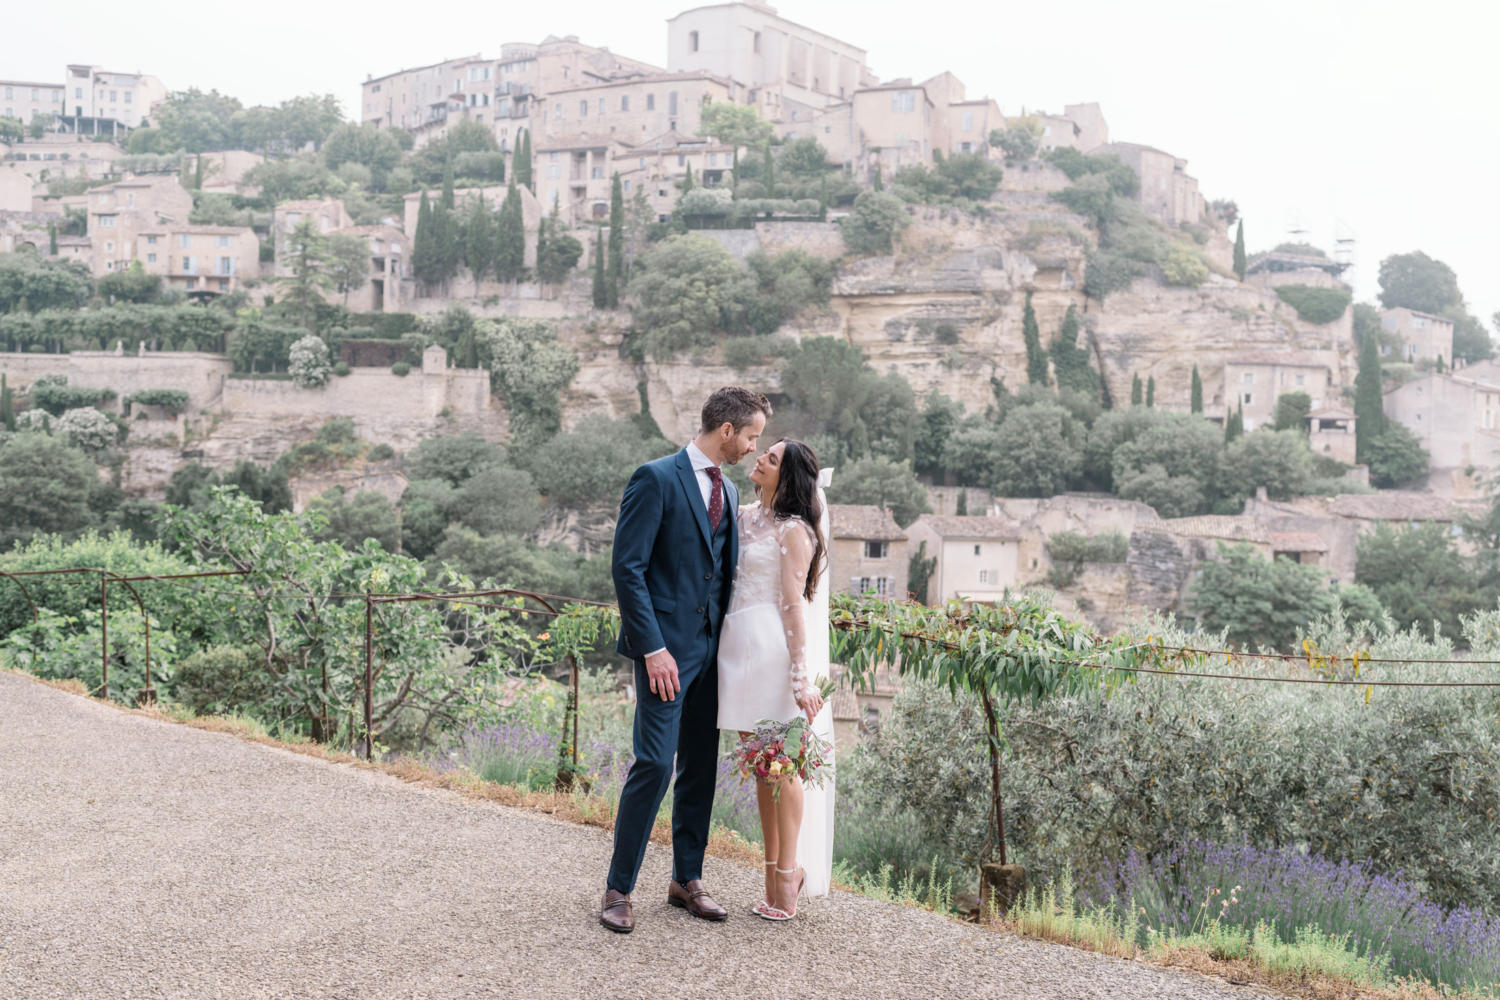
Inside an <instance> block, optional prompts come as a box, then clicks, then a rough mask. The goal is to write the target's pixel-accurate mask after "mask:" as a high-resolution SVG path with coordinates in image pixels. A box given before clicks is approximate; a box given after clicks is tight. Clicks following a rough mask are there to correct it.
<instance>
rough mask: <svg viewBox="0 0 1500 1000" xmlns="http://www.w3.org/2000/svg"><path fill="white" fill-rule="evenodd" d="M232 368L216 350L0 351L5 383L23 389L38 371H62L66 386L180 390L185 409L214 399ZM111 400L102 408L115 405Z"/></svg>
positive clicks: (122, 394) (126, 391) (122, 392)
mask: <svg viewBox="0 0 1500 1000" xmlns="http://www.w3.org/2000/svg"><path fill="white" fill-rule="evenodd" d="M233 370H234V366H233V365H232V364H231V363H230V361H229V359H228V358H227V357H225V356H224V355H222V354H208V353H203V352H196V351H149V352H147V353H145V354H142V355H140V356H135V355H128V354H127V355H117V354H115V353H114V352H112V351H74V352H73V353H71V354H15V353H0V372H4V373H5V375H6V378H7V380H8V381H9V383H10V385H11V386H12V387H13V388H15V389H17V390H18V391H19V390H23V389H25V388H26V387H27V386H29V385H30V384H31V383H32V382H34V381H35V380H36V378H37V376H39V375H49V374H56V375H65V376H67V379H68V384H69V385H79V386H84V387H85V388H90V389H113V390H114V391H115V392H117V393H119V395H120V397H121V398H124V397H125V396H127V395H129V394H130V393H132V392H137V391H139V390H141V389H182V390H184V391H185V392H187V394H188V400H189V402H188V412H197V411H201V410H205V409H208V408H210V407H211V406H212V405H213V404H214V403H215V402H216V401H217V400H218V398H219V394H220V392H221V391H222V389H223V385H224V379H225V377H226V376H227V375H228V374H229V373H230V372H231V371H233ZM119 406H120V401H119V400H118V399H117V400H115V401H114V402H113V403H111V404H109V405H108V406H106V409H110V408H113V409H118V408H119Z"/></svg>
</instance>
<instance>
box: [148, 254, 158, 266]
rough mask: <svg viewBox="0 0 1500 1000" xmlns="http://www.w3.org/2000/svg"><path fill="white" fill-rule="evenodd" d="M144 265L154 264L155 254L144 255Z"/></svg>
mask: <svg viewBox="0 0 1500 1000" xmlns="http://www.w3.org/2000/svg"><path fill="white" fill-rule="evenodd" d="M146 263H147V264H155V263H156V254H154V253H148V254H147V255H146Z"/></svg>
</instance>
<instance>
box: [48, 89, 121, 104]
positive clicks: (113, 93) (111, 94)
mask: <svg viewBox="0 0 1500 1000" xmlns="http://www.w3.org/2000/svg"><path fill="white" fill-rule="evenodd" d="M116 94H117V92H116V91H113V90H111V91H110V92H109V99H110V100H111V101H118V100H119V99H120V98H119V97H118V96H116ZM31 99H32V100H33V101H34V100H36V91H34V90H33V91H32V92H31Z"/></svg>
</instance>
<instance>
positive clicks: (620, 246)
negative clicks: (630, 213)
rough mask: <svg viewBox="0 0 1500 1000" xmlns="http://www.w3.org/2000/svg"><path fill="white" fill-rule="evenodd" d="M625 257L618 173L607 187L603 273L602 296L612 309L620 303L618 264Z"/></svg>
mask: <svg viewBox="0 0 1500 1000" xmlns="http://www.w3.org/2000/svg"><path fill="white" fill-rule="evenodd" d="M624 259H625V195H624V193H623V192H622V191H621V189H620V175H619V173H618V172H616V174H615V179H614V182H613V183H612V184H611V185H610V189H609V262H608V264H609V267H608V269H607V270H606V271H605V274H604V297H605V300H606V301H607V302H608V303H609V308H611V309H613V308H615V307H616V306H618V305H619V304H620V277H621V275H620V264H621V261H623V260H624Z"/></svg>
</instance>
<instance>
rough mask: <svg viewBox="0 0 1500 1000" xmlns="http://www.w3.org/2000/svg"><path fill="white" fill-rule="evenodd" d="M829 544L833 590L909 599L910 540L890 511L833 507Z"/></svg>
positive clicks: (870, 507)
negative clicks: (907, 587)
mask: <svg viewBox="0 0 1500 1000" xmlns="http://www.w3.org/2000/svg"><path fill="white" fill-rule="evenodd" d="M827 543H828V581H829V584H828V585H829V589H830V590H831V591H846V592H848V593H852V594H864V593H868V592H870V591H874V592H876V593H877V594H879V595H880V596H881V597H884V598H887V599H900V598H902V597H905V596H906V583H907V561H908V553H907V544H906V543H907V537H906V532H904V531H902V530H901V527H900V525H898V524H897V523H896V519H895V518H893V517H892V516H891V514H890V511H887V510H882V509H881V508H879V507H876V506H873V505H869V504H829V505H828V538H827Z"/></svg>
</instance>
